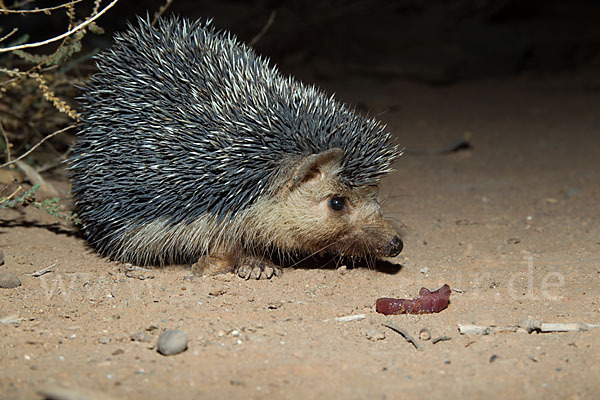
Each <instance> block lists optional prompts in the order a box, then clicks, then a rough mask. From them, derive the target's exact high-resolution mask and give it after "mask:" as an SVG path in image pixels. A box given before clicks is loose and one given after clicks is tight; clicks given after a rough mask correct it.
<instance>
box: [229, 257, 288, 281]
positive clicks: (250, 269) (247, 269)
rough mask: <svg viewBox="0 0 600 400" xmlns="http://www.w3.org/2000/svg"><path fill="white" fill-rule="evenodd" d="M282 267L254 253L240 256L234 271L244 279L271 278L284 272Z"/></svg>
mask: <svg viewBox="0 0 600 400" xmlns="http://www.w3.org/2000/svg"><path fill="white" fill-rule="evenodd" d="M282 272H283V271H282V270H281V268H280V267H278V266H276V265H275V264H274V263H273V262H272V261H270V260H268V259H266V258H264V257H260V256H254V255H246V256H244V257H242V258H240V261H239V263H238V265H237V266H236V267H235V269H234V271H233V273H234V274H236V275H237V276H239V277H240V278H242V279H246V280H248V279H257V280H258V279H271V278H273V277H275V276H280V275H281V274H282Z"/></svg>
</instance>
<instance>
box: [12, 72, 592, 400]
mask: <svg viewBox="0 0 600 400" xmlns="http://www.w3.org/2000/svg"><path fill="white" fill-rule="evenodd" d="M324 86H325V88H326V89H327V90H328V91H335V92H336V93H338V97H340V98H341V99H343V100H345V101H349V102H356V103H357V104H358V105H359V107H362V105H365V106H367V107H368V108H369V109H370V110H371V112H372V113H374V114H381V115H380V116H379V117H380V118H381V119H382V120H383V121H385V122H386V123H387V124H388V126H389V128H390V129H391V131H393V132H394V133H395V135H396V136H397V137H398V141H399V143H400V144H401V145H402V146H405V147H406V148H407V149H408V150H409V152H407V154H406V155H405V156H404V157H402V158H401V159H400V160H399V162H398V163H397V165H396V168H397V172H395V173H393V174H392V175H390V176H389V177H388V178H387V179H386V180H385V181H384V183H383V185H382V198H383V199H384V201H385V210H386V212H387V215H388V216H389V218H390V219H391V220H393V221H394V222H395V223H396V224H397V226H398V227H399V229H401V231H402V236H403V239H404V243H405V249H404V251H403V252H402V254H401V255H400V256H398V257H397V258H396V259H395V261H396V262H397V263H399V265H400V266H401V267H398V268H389V269H386V270H384V271H379V270H374V269H368V268H356V269H347V270H345V271H344V270H343V269H340V270H336V269H335V268H330V267H326V268H324V267H322V266H319V265H314V269H288V270H286V271H285V272H284V274H283V276H282V277H280V278H277V279H273V280H272V281H244V280H242V279H239V278H237V277H234V276H233V275H231V274H230V275H222V276H219V277H215V278H207V277H193V278H190V270H189V267H186V266H172V267H168V268H164V269H155V270H152V271H150V272H140V273H137V274H133V275H132V274H126V273H125V272H126V271H125V267H124V266H123V265H121V264H118V263H113V262H109V261H108V260H106V259H103V258H100V257H98V256H97V255H95V254H94V253H93V252H92V251H90V250H89V249H88V248H87V247H86V243H85V241H84V240H83V239H82V238H81V237H80V235H79V234H78V233H77V230H76V229H73V228H71V227H69V226H68V224H64V223H60V222H58V223H57V222H56V220H54V219H53V218H52V217H50V216H47V215H44V214H42V213H41V212H39V211H37V210H35V209H32V208H27V209H25V210H24V211H15V210H0V220H1V222H0V247H1V249H2V250H3V252H4V255H5V264H4V265H3V266H1V267H0V270H3V271H13V272H15V273H16V274H18V276H19V277H20V279H21V280H22V285H21V286H20V287H18V288H15V289H0V318H5V317H11V316H13V317H14V318H16V321H18V322H14V323H3V324H0V393H1V394H0V397H2V398H11V399H32V398H34V399H35V398H40V396H39V395H38V394H36V392H37V391H38V390H40V389H41V388H45V387H49V386H50V387H64V388H68V389H69V390H71V391H72V392H73V393H81V392H83V391H90V390H91V391H94V393H95V394H93V395H91V396H92V397H88V398H101V396H100V395H101V394H102V393H104V394H105V395H106V396H111V397H112V398H117V399H126V398H127V399H141V398H159V399H165V398H171V399H175V398H177V399H179V398H181V399H192V398H257V399H260V398H289V399H304V398H345V399H346V398H350V399H354V398H369V399H376V398H378V399H394V398H431V399H446V398H484V397H485V398H514V399H521V398H542V397H543V398H546V399H552V398H561V399H584V398H597V396H598V392H599V390H600V381H599V380H598V377H599V376H600V363H599V362H598V360H599V359H600V328H598V329H595V330H589V331H584V332H565V333H531V334H527V333H524V332H502V333H491V334H489V335H476V334H469V335H461V334H460V333H459V332H458V326H459V324H477V325H496V326H512V325H516V324H518V323H519V322H520V321H522V320H523V319H525V318H527V317H528V316H529V317H532V318H534V319H538V320H541V321H544V322H565V323H566V322H585V323H590V324H599V323H600V294H599V291H598V283H599V281H600V168H599V167H600V161H599V160H600V112H599V110H600V80H598V79H590V78H589V77H587V78H586V77H585V75H584V76H579V77H577V76H562V77H556V76H554V77H521V78H518V79H513V80H510V81H485V82H473V83H466V84H460V85H455V86H450V87H437V88H436V87H429V86H420V85H417V84H409V83H402V82H396V81H393V80H345V81H337V82H328V83H327V84H326V85H324ZM463 138H466V139H468V140H469V142H470V143H471V145H472V149H470V150H465V151H460V152H456V153H452V154H445V155H440V154H424V151H427V150H433V149H437V148H440V147H444V146H447V145H451V144H452V143H454V142H455V141H457V140H459V139H463ZM412 151H417V153H418V154H414V153H413V152H412ZM58 186H59V187H62V188H63V189H64V190H67V188H68V186H67V184H66V181H65V180H64V179H62V181H59V183H58ZM51 264H55V267H54V268H53V270H52V272H51V273H48V274H45V275H43V276H41V277H33V276H32V275H31V274H32V272H34V271H37V270H40V269H42V268H44V267H47V266H49V265H51ZM444 283H448V284H449V285H450V286H451V287H452V288H454V289H459V291H453V293H452V295H451V303H450V305H449V307H448V308H447V309H446V310H444V311H442V312H441V313H439V314H432V315H418V316H414V315H409V316H407V315H400V316H387V317H386V316H383V315H380V314H377V313H376V312H375V307H374V305H375V300H376V299H377V298H378V297H384V296H396V297H414V296H415V295H416V293H417V292H418V290H419V288H420V287H421V286H425V287H428V288H437V287H439V286H441V285H442V284H444ZM356 314H364V315H365V318H364V319H361V320H355V321H351V322H339V321H337V320H336V318H337V317H340V316H349V315H356ZM8 319H10V318H8ZM382 323H392V324H394V325H396V326H398V327H401V328H403V329H405V330H406V331H407V332H408V333H409V334H411V335H412V336H413V337H414V338H415V339H416V340H417V342H418V343H419V344H420V345H421V346H422V351H418V350H416V349H415V348H414V347H413V346H412V345H411V344H409V343H408V342H407V341H406V340H404V339H403V338H402V337H401V336H400V335H398V334H397V333H394V332H393V331H391V330H390V329H388V328H385V327H383V326H382ZM167 329H182V330H184V331H185V332H187V335H188V336H189V348H188V350H187V351H185V352H184V353H181V354H179V355H175V356H170V357H165V356H162V355H160V354H158V353H157V351H156V348H155V343H156V340H157V338H158V335H159V334H160V333H161V332H162V331H164V330H167ZM423 329H427V330H429V332H430V333H431V336H432V338H433V339H435V338H438V337H441V336H447V337H449V338H450V340H446V341H439V342H436V343H435V344H434V343H433V340H424V339H425V338H424V337H423V335H421V336H420V335H419V333H420V332H421V330H423ZM136 333H142V334H141V335H139V336H140V337H139V338H138V340H132V339H131V335H134V334H136ZM139 339H141V340H139Z"/></svg>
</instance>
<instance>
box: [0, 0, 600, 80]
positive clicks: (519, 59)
mask: <svg viewBox="0 0 600 400" xmlns="http://www.w3.org/2000/svg"><path fill="white" fill-rule="evenodd" d="M7 3H8V4H7V5H9V6H10V2H7ZM43 3H44V4H42V3H32V4H37V5H38V6H40V7H42V6H48V5H51V4H60V3H61V2H43ZM163 3H164V2H163V1H135V2H134V1H125V0H121V1H120V2H119V3H117V5H116V6H114V7H113V8H112V9H110V10H109V11H108V13H106V14H105V15H103V16H102V17H100V19H99V20H98V23H99V25H100V26H102V27H103V28H105V29H106V31H107V34H106V35H104V36H95V35H87V36H86V38H85V39H84V46H85V47H84V50H88V51H89V50H90V49H93V48H95V47H97V48H104V47H107V46H109V45H110V41H111V39H110V38H111V36H112V33H113V32H114V31H117V30H124V29H126V26H127V21H133V20H134V18H135V15H145V13H146V12H147V11H148V12H149V13H150V15H153V14H154V13H155V12H156V11H157V10H158V9H159V7H160V6H161V5H163ZM106 4H108V1H104V2H103V6H105V5H106ZM25 7H27V6H23V8H25ZM91 7H92V2H91V1H85V2H82V3H79V4H77V8H76V9H77V14H78V17H79V18H84V17H86V16H88V15H89V10H90V8H91ZM272 12H275V18H274V21H273V24H272V25H271V26H270V28H269V29H268V31H267V32H266V33H265V34H264V36H262V38H261V39H260V40H259V41H258V42H257V43H256V45H255V46H254V47H255V48H256V49H257V51H258V52H259V53H261V54H263V55H265V56H267V57H269V58H271V59H272V60H273V61H274V62H276V63H277V64H278V65H279V67H280V68H281V70H282V71H283V72H285V73H296V74H300V77H301V78H302V79H304V80H308V81H311V80H313V81H324V80H328V79H332V78H339V77H340V75H347V74H368V75H371V76H382V77H385V78H386V79H389V78H390V77H399V78H404V79H410V80H416V81H419V82H426V83H431V84H451V83H454V82H458V81H464V80H471V79H481V78H489V77H511V76H515V75H518V74H522V73H528V72H529V73H534V74H552V73H577V72H578V71H580V70H582V69H585V70H586V71H587V72H589V71H590V70H593V71H598V70H600V28H599V25H600V1H597V0H563V1H560V0H543V1H542V0H533V1H526V0H495V1H494V0H399V1H389V0H374V1H361V0H341V1H316V0H305V1H282V0H253V1H241V0H221V1H184V0H175V1H174V2H173V3H172V4H171V5H170V7H169V8H168V10H167V11H166V12H165V15H170V14H173V13H174V14H179V15H181V16H185V17H189V18H193V19H194V18H213V23H214V25H215V26H216V27H217V28H220V29H227V30H230V31H231V32H232V33H234V34H235V35H237V36H238V37H239V38H240V39H241V40H243V41H245V42H248V41H250V40H251V39H252V38H253V37H254V36H255V35H256V34H257V33H258V32H260V31H261V29H262V28H263V27H264V26H265V24H266V23H267V21H268V19H269V16H270V15H271V13H272ZM2 18H3V19H2V26H3V27H4V32H5V33H6V32H7V31H8V30H9V29H10V28H11V27H12V26H18V27H19V32H20V33H29V34H30V35H31V36H30V38H29V41H34V40H42V39H47V38H49V37H52V36H53V35H56V34H59V33H62V32H64V31H65V28H66V17H65V15H64V11H55V12H53V13H52V15H51V16H48V15H43V14H37V15H29V16H26V17H23V16H11V17H4V16H3V17H2Z"/></svg>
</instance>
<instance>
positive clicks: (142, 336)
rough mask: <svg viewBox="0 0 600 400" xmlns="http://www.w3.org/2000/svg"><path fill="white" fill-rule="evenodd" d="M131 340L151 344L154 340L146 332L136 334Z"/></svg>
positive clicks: (131, 336)
mask: <svg viewBox="0 0 600 400" xmlns="http://www.w3.org/2000/svg"><path fill="white" fill-rule="evenodd" d="M129 338H130V339H131V340H133V341H134V342H150V341H152V338H151V337H150V335H148V334H147V333H145V332H136V333H134V334H133V335H130V336H129Z"/></svg>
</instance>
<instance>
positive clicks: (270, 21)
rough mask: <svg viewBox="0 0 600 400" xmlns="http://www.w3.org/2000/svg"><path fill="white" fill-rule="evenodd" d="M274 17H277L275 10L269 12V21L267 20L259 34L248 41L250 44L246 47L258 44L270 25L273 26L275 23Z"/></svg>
mask: <svg viewBox="0 0 600 400" xmlns="http://www.w3.org/2000/svg"><path fill="white" fill-rule="evenodd" d="M275 15H277V13H276V12H275V10H273V11H271V15H269V19H268V20H267V23H266V24H265V26H263V28H262V29H261V30H260V32H258V33H257V34H256V36H254V37H253V38H252V40H250V42H248V46H250V47H252V46H254V45H255V44H256V42H258V41H259V40H260V39H261V38H262V37H263V36H264V35H265V33H267V31H268V30H269V28H270V27H271V25H273V22H274V21H275Z"/></svg>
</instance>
